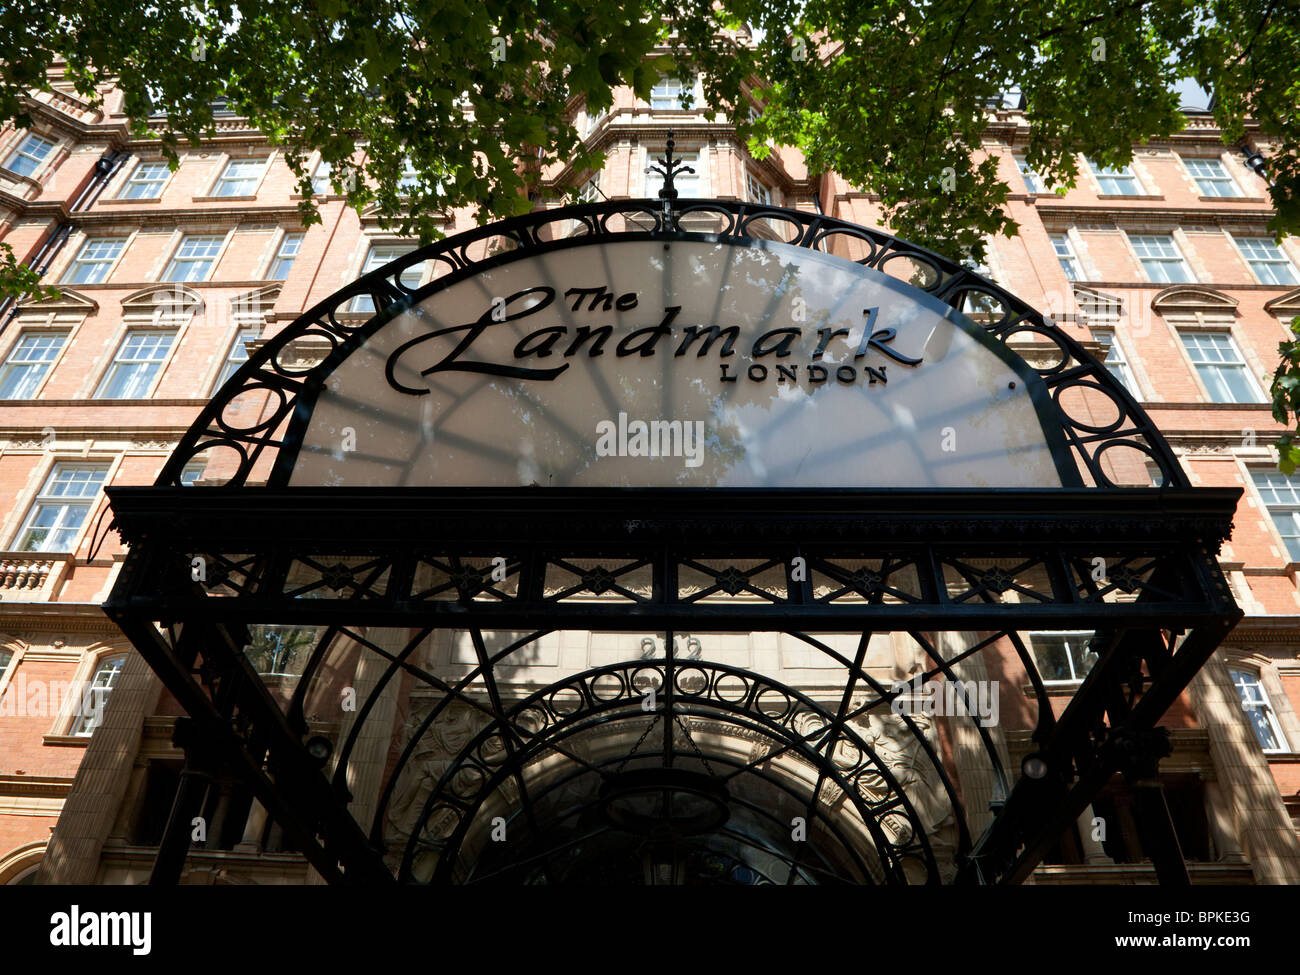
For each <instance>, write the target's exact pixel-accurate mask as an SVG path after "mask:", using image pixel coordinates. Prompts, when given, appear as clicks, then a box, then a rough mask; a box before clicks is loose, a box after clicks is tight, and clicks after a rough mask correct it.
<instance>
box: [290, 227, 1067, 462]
mask: <svg viewBox="0 0 1300 975" xmlns="http://www.w3.org/2000/svg"><path fill="white" fill-rule="evenodd" d="M566 243H568V242H566ZM1044 417H1048V418H1049V419H1048V422H1046V423H1045V422H1044ZM1072 471H1073V465H1072V462H1071V460H1070V458H1069V454H1068V450H1067V448H1066V446H1065V444H1064V441H1063V438H1062V437H1061V436H1060V432H1059V419H1056V420H1053V418H1052V415H1051V414H1050V400H1049V396H1048V393H1047V390H1046V389H1045V387H1044V386H1043V383H1042V380H1041V379H1040V378H1039V377H1038V376H1037V375H1036V374H1034V372H1033V371H1032V370H1030V369H1029V368H1028V367H1027V366H1026V365H1025V364H1024V363H1023V362H1022V361H1021V360H1020V359H1019V358H1018V357H1016V356H1015V355H1013V354H1012V353H1010V352H1009V351H1008V350H1007V349H1006V347H1005V346H1004V345H1002V343H1000V342H997V341H996V340H994V339H992V338H990V337H988V336H987V335H985V334H984V333H983V331H982V329H981V328H980V327H979V326H977V325H976V324H974V323H973V322H971V321H970V320H969V319H967V318H966V317H964V316H963V315H961V314H960V313H958V312H957V311H955V310H954V309H953V308H952V307H950V306H948V305H946V304H944V303H942V302H940V301H939V300H937V299H936V298H934V297H932V296H930V295H927V294H925V293H924V292H922V291H920V290H918V289H916V288H913V287H910V286H908V285H907V284H904V283H902V282H901V281H899V280H897V279H895V278H893V277H890V276H889V275H887V274H884V273H882V272H880V271H877V270H874V269H871V268H866V267H863V266H861V265H859V264H855V263H853V262H851V261H847V260H842V259H839V258H835V257H831V256H828V255H826V254H822V253H817V252H813V251H810V250H807V249H805V248H798V247H792V246H788V245H785V244H776V243H768V242H762V244H761V245H759V244H758V243H757V242H753V241H749V242H746V243H736V242H712V241H705V240H699V241H695V240H687V241H674V242H672V243H671V244H665V243H662V242H659V241H648V240H627V241H610V240H603V241H592V242H581V241H574V242H573V246H561V247H556V248H552V249H549V250H542V251H540V252H539V251H531V252H529V253H527V254H522V253H521V256H519V257H518V258H517V259H513V260H512V259H510V256H509V255H506V256H504V257H503V259H501V260H499V261H498V262H495V263H493V264H491V265H490V266H488V267H487V268H486V269H483V270H480V271H479V272H478V273H476V274H474V275H473V276H470V277H466V278H464V279H462V280H459V281H457V282H455V283H453V284H451V285H450V286H449V287H446V288H445V289H442V290H438V291H436V292H434V293H433V294H431V295H429V296H428V297H426V298H424V299H423V300H419V301H417V302H416V303H415V304H414V305H412V306H411V307H409V308H406V309H405V310H402V311H400V312H398V313H397V314H396V315H395V317H392V318H391V319H390V320H388V321H386V322H383V323H382V324H379V325H378V326H377V327H375V328H374V329H373V330H372V331H371V333H370V334H369V336H368V337H367V338H365V339H364V341H363V342H362V343H361V344H360V346H359V347H358V348H356V349H355V350H353V351H352V352H351V353H350V354H349V355H348V356H347V357H346V358H344V359H343V360H342V361H341V362H340V363H339V364H338V365H337V366H336V367H335V368H334V370H333V372H332V373H331V374H330V376H329V378H328V379H327V380H326V382H325V384H324V388H323V389H322V390H321V391H320V393H319V395H318V397H317V399H316V402H315V404H314V408H313V410H312V413H311V417H310V421H309V423H308V424H307V427H306V430H305V433H304V437H303V442H302V445H301V448H300V449H299V452H298V455H297V457H296V458H295V459H294V461H293V467H292V472H291V475H290V478H289V483H290V484H291V485H295V486H304V485H321V484H324V485H337V486H350V487H365V486H484V487H517V486H527V485H539V486H542V487H667V486H695V487H802V488H809V487H816V488H823V487H855V488H861V487H941V488H987V487H1009V488H1031V487H1060V486H1062V485H1069V484H1073V483H1077V475H1072Z"/></svg>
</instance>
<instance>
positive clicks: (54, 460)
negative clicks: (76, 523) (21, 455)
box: [0, 444, 122, 555]
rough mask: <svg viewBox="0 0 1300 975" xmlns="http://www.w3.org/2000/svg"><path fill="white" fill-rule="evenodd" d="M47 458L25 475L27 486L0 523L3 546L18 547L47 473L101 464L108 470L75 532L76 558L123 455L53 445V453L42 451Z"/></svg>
mask: <svg viewBox="0 0 1300 975" xmlns="http://www.w3.org/2000/svg"><path fill="white" fill-rule="evenodd" d="M44 454H45V457H46V458H47V459H46V460H45V462H44V463H37V464H33V465H32V467H31V470H30V471H28V474H27V483H26V484H25V485H23V487H22V489H20V490H19V491H18V492H17V494H16V496H15V499H14V500H15V502H16V503H15V504H14V505H13V506H12V507H10V509H9V514H8V516H7V517H6V518H5V519H4V521H3V523H0V533H3V537H4V538H6V539H8V542H7V543H6V550H7V551H14V547H15V546H16V545H17V544H18V533H19V532H21V531H22V529H23V525H24V524H25V523H26V521H27V516H28V515H29V514H30V513H31V510H32V505H33V504H35V503H36V496H37V495H38V494H39V493H40V490H41V488H42V487H43V486H44V485H45V482H46V480H47V479H48V478H49V476H50V473H51V472H52V471H53V470H54V466H55V465H56V464H96V463H99V464H102V463H105V462H106V463H107V465H108V470H107V471H106V472H105V474H104V481H103V484H102V485H101V486H100V490H99V491H98V492H97V493H96V495H95V498H94V500H93V501H92V503H91V506H90V510H89V512H87V514H86V520H85V521H84V522H82V524H81V528H79V529H78V530H77V535H76V537H75V538H74V539H73V540H72V552H73V554H74V555H75V554H76V553H77V552H78V551H80V550H81V546H82V545H84V544H85V542H86V538H87V535H88V533H89V532H91V531H93V530H94V526H95V521H96V520H97V519H98V517H99V516H98V512H99V510H100V509H101V508H102V507H103V505H104V504H105V502H106V498H105V495H104V488H105V487H107V486H108V485H110V484H112V483H113V478H114V477H116V476H117V472H118V470H119V468H120V467H121V466H122V455H121V454H119V453H106V452H104V451H102V450H99V451H93V452H92V451H90V450H88V449H86V447H85V446H84V445H83V449H82V450H80V451H79V452H78V451H74V450H73V449H70V448H66V447H65V448H60V447H58V446H57V444H56V446H55V448H54V449H53V450H50V451H45V452H44Z"/></svg>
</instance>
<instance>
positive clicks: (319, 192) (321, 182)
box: [311, 159, 334, 196]
mask: <svg viewBox="0 0 1300 975" xmlns="http://www.w3.org/2000/svg"><path fill="white" fill-rule="evenodd" d="M333 177H334V167H333V166H332V165H331V164H330V163H329V161H328V160H325V159H319V160H317V161H316V168H315V169H313V170H312V171H311V194H312V196H333V195H334V183H333Z"/></svg>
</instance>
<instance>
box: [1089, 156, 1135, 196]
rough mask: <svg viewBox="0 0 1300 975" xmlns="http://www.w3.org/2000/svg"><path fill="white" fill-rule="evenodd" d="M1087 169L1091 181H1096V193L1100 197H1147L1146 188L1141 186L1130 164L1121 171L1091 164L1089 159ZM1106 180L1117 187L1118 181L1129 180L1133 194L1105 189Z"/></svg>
mask: <svg viewBox="0 0 1300 975" xmlns="http://www.w3.org/2000/svg"><path fill="white" fill-rule="evenodd" d="M1088 168H1089V170H1091V172H1092V177H1093V179H1095V180H1096V181H1097V191H1098V195H1100V196H1147V195H1148V194H1147V192H1146V188H1145V187H1144V186H1143V185H1142V181H1141V180H1140V179H1138V174H1137V170H1135V169H1134V168H1133V164H1132V163H1129V164H1128V165H1127V166H1125V167H1124V168H1123V169H1107V168H1105V167H1103V166H1100V165H1098V164H1097V163H1095V162H1093V161H1092V160H1091V159H1089V160H1088ZM1106 180H1109V181H1111V183H1113V184H1115V185H1116V186H1118V181H1120V180H1131V181H1132V183H1133V192H1132V193H1124V192H1122V191H1121V192H1115V190H1114V188H1112V189H1107V187H1106V183H1105V181H1106Z"/></svg>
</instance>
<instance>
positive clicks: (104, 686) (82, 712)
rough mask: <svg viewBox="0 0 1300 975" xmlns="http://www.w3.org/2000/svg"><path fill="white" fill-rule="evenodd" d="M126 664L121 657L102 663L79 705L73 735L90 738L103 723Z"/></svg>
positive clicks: (124, 659)
mask: <svg viewBox="0 0 1300 975" xmlns="http://www.w3.org/2000/svg"><path fill="white" fill-rule="evenodd" d="M125 662H126V657H125V656H120V657H111V658H109V659H108V660H105V661H103V662H102V663H100V665H99V667H98V668H97V669H96V671H95V675H94V677H92V678H91V680H90V685H89V686H88V687H87V688H86V689H85V691H84V692H83V693H82V696H81V701H80V702H79V703H78V706H77V717H76V719H75V720H74V721H73V724H72V734H74V735H76V736H78V737H82V738H85V737H89V736H90V735H92V734H94V731H95V729H96V728H98V727H99V726H100V725H101V724H102V723H103V721H104V707H105V705H106V704H107V703H108V698H109V695H110V694H111V693H112V690H113V686H114V685H115V684H116V683H117V678H118V675H119V674H120V673H121V672H122V665H123V664H124V663H125Z"/></svg>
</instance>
